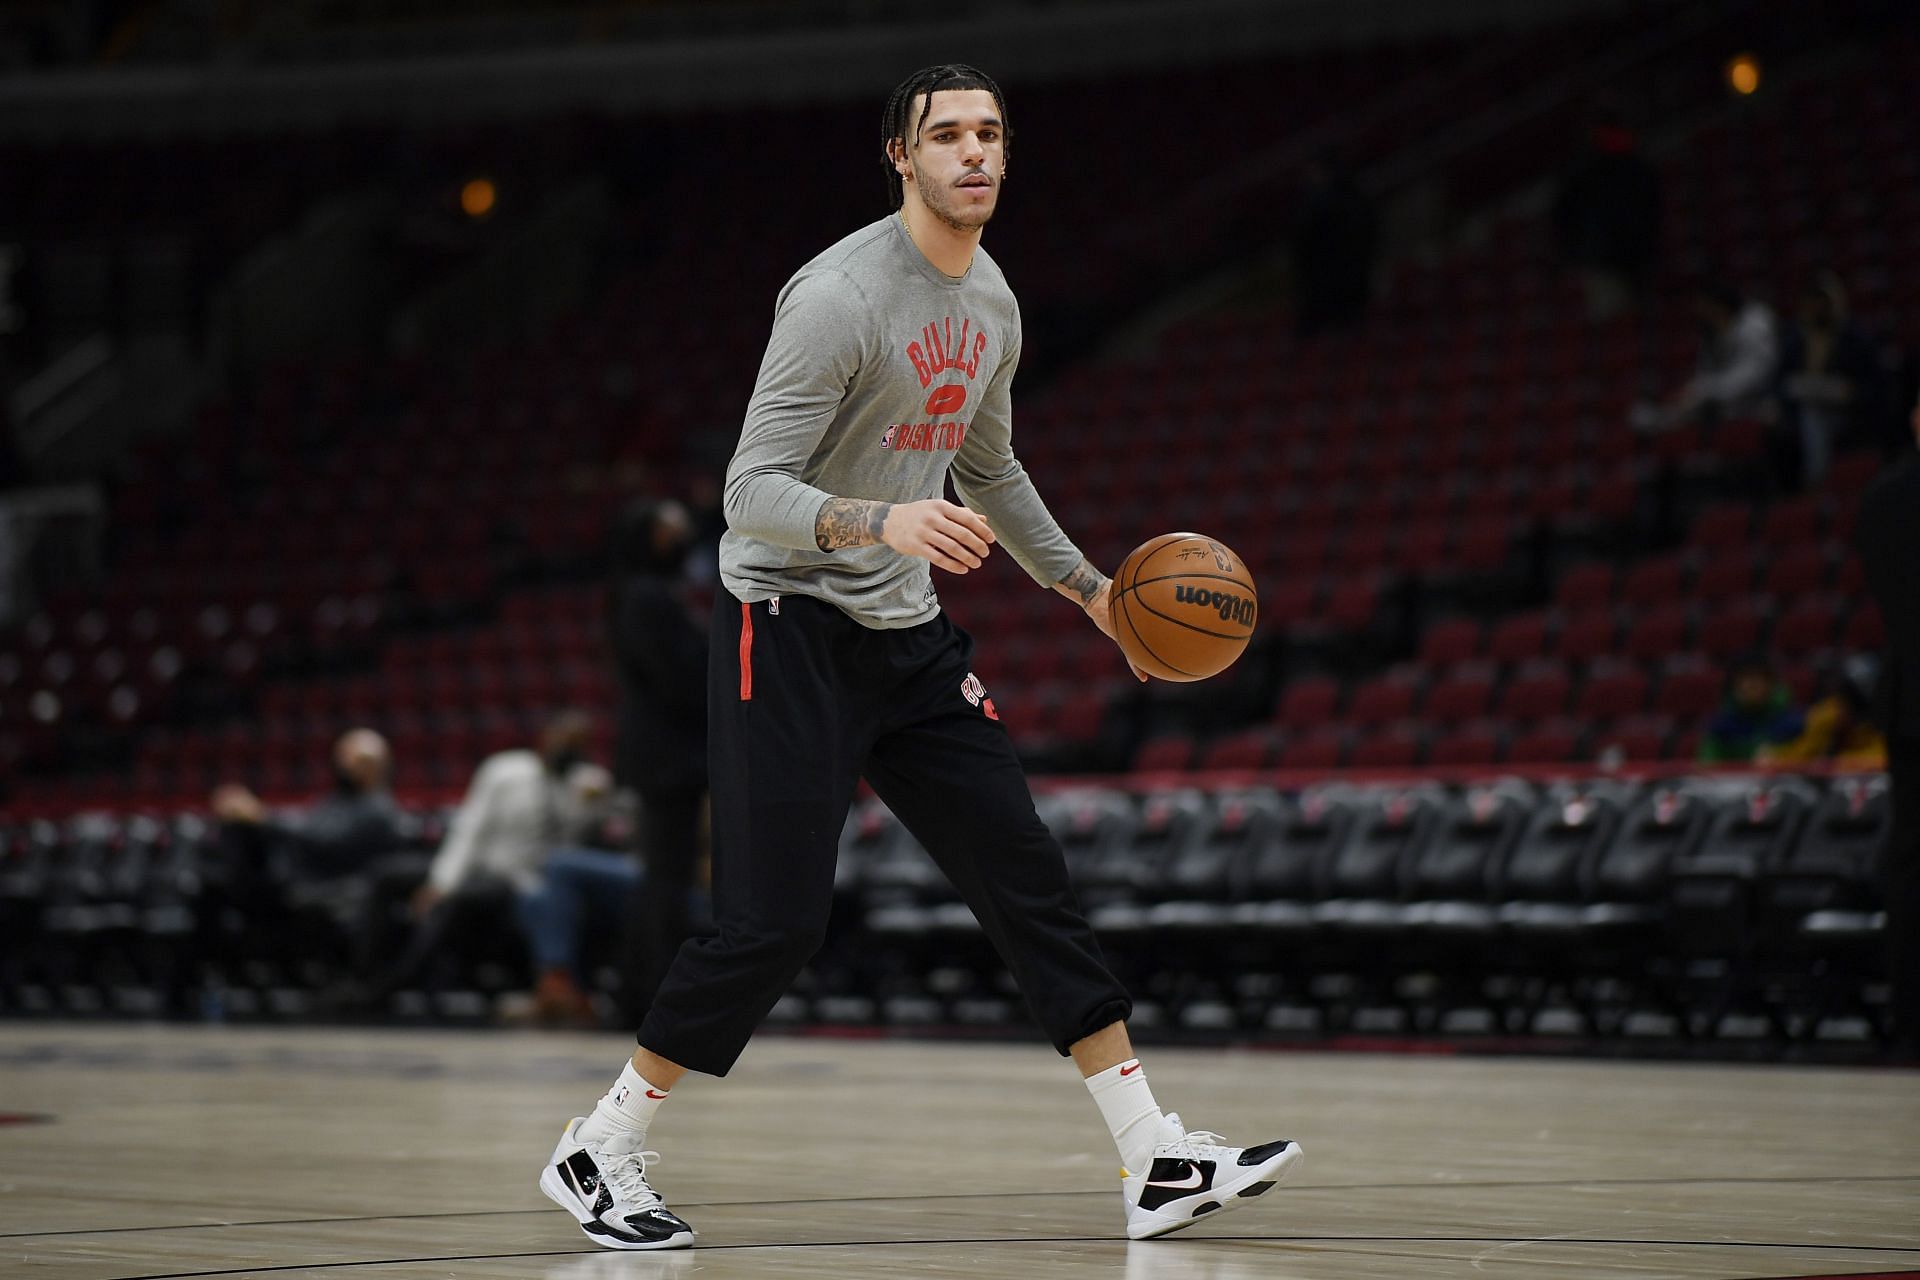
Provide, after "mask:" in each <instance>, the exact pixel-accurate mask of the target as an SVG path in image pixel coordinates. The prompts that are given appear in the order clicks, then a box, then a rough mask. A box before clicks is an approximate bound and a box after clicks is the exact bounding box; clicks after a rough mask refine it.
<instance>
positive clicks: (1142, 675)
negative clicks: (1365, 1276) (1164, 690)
mask: <svg viewBox="0 0 1920 1280" xmlns="http://www.w3.org/2000/svg"><path fill="white" fill-rule="evenodd" d="M1112 598H1113V579H1112V578H1108V579H1107V580H1106V581H1105V582H1103V583H1101V584H1100V589H1099V590H1098V591H1096V592H1094V593H1093V599H1091V600H1089V601H1087V603H1086V604H1085V605H1083V606H1082V607H1083V608H1084V609H1086V611H1087V616H1088V617H1089V618H1092V619H1093V625H1094V626H1096V627H1098V628H1100V630H1101V631H1103V632H1105V633H1106V637H1107V639H1109V640H1111V641H1113V643H1114V645H1115V646H1116V647H1118V645H1119V644H1120V638H1119V637H1118V636H1116V635H1114V634H1113V610H1112V608H1111V605H1112ZM1126 655H1127V651H1126V650H1125V649H1121V650H1120V656H1121V657H1123V658H1126ZM1127 670H1129V671H1131V672H1133V678H1134V679H1136V680H1138V681H1140V683H1142V684H1145V683H1146V682H1147V673H1146V672H1144V671H1142V670H1141V669H1140V668H1138V667H1136V666H1134V665H1133V659H1132V658H1127Z"/></svg>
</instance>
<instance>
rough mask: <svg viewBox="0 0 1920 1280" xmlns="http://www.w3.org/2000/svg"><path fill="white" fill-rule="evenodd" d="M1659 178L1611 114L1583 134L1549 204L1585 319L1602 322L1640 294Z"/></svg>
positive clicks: (1656, 233) (1654, 242)
mask: <svg viewBox="0 0 1920 1280" xmlns="http://www.w3.org/2000/svg"><path fill="white" fill-rule="evenodd" d="M1660 214H1661V202H1660V174H1659V172H1658V171H1657V170H1656V169H1655V168H1654V167H1653V165H1652V164H1650V163H1648V161H1647V159H1646V157H1645V156H1643V155H1642V154H1641V153H1640V140H1639V138H1638V137H1637V136H1636V135H1635V134H1634V132H1633V130H1631V129H1629V128H1627V127H1626V126H1625V125H1624V124H1622V123H1620V121H1619V120H1618V119H1617V118H1616V117H1614V116H1613V115H1611V114H1609V115H1604V116H1602V117H1601V118H1600V119H1599V120H1598V121H1597V122H1596V123H1595V124H1594V125H1593V126H1592V128H1590V129H1589V130H1588V132H1587V137H1586V140H1585V142H1584V143H1583V144H1582V146H1581V149H1580V152H1579V154H1578V155H1577V156H1576V157H1575V159H1574V162H1573V164H1572V166H1571V167H1570V168H1569V169H1568V171H1567V173H1566V175H1565V176H1564V177H1563V178H1562V179H1561V181H1560V190H1559V192H1558V194H1557V195H1556V196H1555V198H1554V202H1553V229H1554V233H1555V238H1556V240H1557V241H1558V244H1559V249H1560V256H1561V257H1562V258H1563V259H1564V260H1565V261H1566V262H1567V264H1568V265H1569V266H1571V267H1573V268H1575V269H1576V270H1578V271H1579V272H1580V275H1581V279H1582V283H1583V284H1584V286H1585V289H1586V294H1587V313H1588V314H1589V315H1590V316H1592V317H1593V318H1594V319H1597V320H1598V319H1605V318H1607V317H1609V316H1612V315H1614V314H1616V313H1618V312H1619V311H1621V310H1622V309H1623V308H1625V307H1627V306H1630V305H1632V304H1633V302H1634V301H1635V300H1636V299H1637V298H1638V297H1639V296H1640V295H1641V294H1642V293H1643V292H1645V288H1646V283H1647V278H1648V276H1649V275H1650V274H1651V273H1652V270H1653V263H1654V257H1655V255H1656V254H1657V253H1658V251H1659V248H1660Z"/></svg>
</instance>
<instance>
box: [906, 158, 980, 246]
mask: <svg viewBox="0 0 1920 1280" xmlns="http://www.w3.org/2000/svg"><path fill="white" fill-rule="evenodd" d="M913 185H914V187H915V189H916V190H918V191H919V192H920V203H921V204H923V205H925V206H926V207H927V212H928V213H931V214H932V215H933V216H934V217H936V218H938V219H939V220H940V221H942V222H944V223H946V224H947V225H948V226H949V227H952V228H953V229H954V230H955V231H958V232H960V233H962V234H963V235H964V234H966V233H967V232H971V231H978V230H980V228H982V227H984V226H986V225H987V221H988V219H990V218H992V217H993V210H994V208H995V207H996V206H998V205H999V203H1000V201H999V199H998V197H997V195H996V198H995V200H994V202H993V204H992V205H989V206H988V207H987V208H986V209H985V210H984V211H982V212H981V213H980V215H979V217H980V221H978V222H967V221H965V220H964V219H962V218H961V217H960V215H959V214H958V213H956V212H955V211H954V205H953V197H952V195H951V194H950V190H951V188H947V187H936V186H934V185H933V183H932V182H931V181H929V180H928V178H927V175H926V174H924V173H922V172H920V171H919V170H917V169H916V170H915V171H914V174H913Z"/></svg>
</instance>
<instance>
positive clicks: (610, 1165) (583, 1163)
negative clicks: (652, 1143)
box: [540, 1117, 693, 1249]
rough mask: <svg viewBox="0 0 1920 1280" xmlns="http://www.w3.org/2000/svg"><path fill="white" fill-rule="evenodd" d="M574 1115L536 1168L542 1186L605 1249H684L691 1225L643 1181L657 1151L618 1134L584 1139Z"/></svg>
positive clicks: (580, 1120)
mask: <svg viewBox="0 0 1920 1280" xmlns="http://www.w3.org/2000/svg"><path fill="white" fill-rule="evenodd" d="M585 1122H586V1120H585V1117H578V1118H576V1119H574V1120H573V1121H572V1122H571V1123H569V1124H568V1125H567V1129H566V1132H565V1133H563V1134H561V1135H560V1145H559V1146H557V1147H555V1148H554V1149H553V1158H552V1159H551V1160H548V1161H547V1167H546V1168H544V1169H542V1170H541V1171H540V1190H541V1191H543V1192H545V1193H546V1197H547V1199H549V1200H551V1201H553V1202H554V1203H555V1204H557V1205H559V1206H560V1207H561V1208H562V1209H565V1210H566V1211H567V1212H568V1213H571V1214H572V1215H573V1216H574V1217H575V1218H576V1219H577V1220H578V1221H579V1223H580V1229H581V1230H582V1231H584V1232H586V1233H587V1237H588V1238H589V1239H590V1240H592V1241H593V1242H594V1243H595V1244H598V1245H604V1246H605V1247H607V1248H609V1249H684V1248H686V1247H687V1246H689V1245H691V1244H692V1243H693V1228H692V1227H690V1226H688V1225H687V1224H686V1223H684V1222H682V1221H681V1220H680V1219H679V1218H677V1217H675V1216H674V1215H673V1214H672V1213H671V1212H669V1211H668V1209H667V1205H666V1202H665V1201H663V1200H662V1199H661V1198H660V1193H659V1192H657V1191H655V1190H654V1189H653V1188H652V1186H650V1185H649V1184H648V1182H647V1165H648V1164H650V1163H651V1162H653V1161H655V1160H658V1159H659V1158H660V1153H659V1152H657V1151H641V1150H639V1145H640V1144H639V1143H637V1142H634V1143H626V1142H623V1141H622V1140H621V1138H619V1137H613V1138H609V1139H607V1140H606V1141H605V1142H582V1141H581V1140H580V1139H579V1137H577V1136H576V1135H577V1134H578V1133H579V1130H580V1126H581V1125H582V1124H584V1123H585Z"/></svg>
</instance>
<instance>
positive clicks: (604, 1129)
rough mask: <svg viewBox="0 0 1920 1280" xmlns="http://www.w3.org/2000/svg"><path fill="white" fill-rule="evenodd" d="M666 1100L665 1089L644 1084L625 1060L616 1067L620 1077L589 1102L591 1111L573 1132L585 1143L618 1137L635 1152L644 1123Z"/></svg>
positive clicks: (644, 1136)
mask: <svg viewBox="0 0 1920 1280" xmlns="http://www.w3.org/2000/svg"><path fill="white" fill-rule="evenodd" d="M666 1099H667V1091H666V1090H665V1089H656V1088H654V1087H653V1086H652V1085H650V1084H648V1083H647V1082H646V1081H645V1080H644V1079H642V1078H641V1076H640V1073H639V1072H638V1071H635V1070H634V1069H633V1064H632V1063H631V1062H629V1063H628V1064H627V1065H626V1066H624V1067H622V1068H621V1069H620V1078H619V1079H618V1080H615V1081H614V1082H613V1088H611V1089H609V1090H607V1092H606V1093H605V1094H604V1095H603V1096H602V1097H601V1099H600V1101H598V1102H596V1103H594V1104H593V1114H592V1115H590V1116H588V1117H587V1120H586V1123H585V1124H583V1125H581V1126H580V1128H579V1129H578V1130H576V1134H577V1136H578V1137H579V1138H580V1139H581V1140H582V1141H585V1142H605V1141H607V1139H609V1138H619V1139H621V1140H622V1141H621V1144H620V1145H621V1146H622V1147H628V1146H631V1147H632V1149H633V1150H635V1151H638V1150H639V1149H640V1144H641V1143H642V1142H645V1141H646V1140H647V1126H648V1125H649V1124H651V1123H653V1113H654V1112H656V1111H658V1110H659V1109H660V1104H661V1103H662V1102H665V1101H666Z"/></svg>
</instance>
